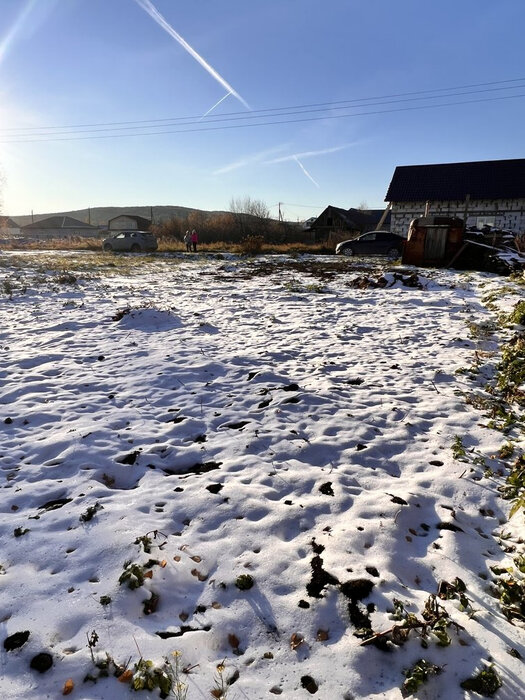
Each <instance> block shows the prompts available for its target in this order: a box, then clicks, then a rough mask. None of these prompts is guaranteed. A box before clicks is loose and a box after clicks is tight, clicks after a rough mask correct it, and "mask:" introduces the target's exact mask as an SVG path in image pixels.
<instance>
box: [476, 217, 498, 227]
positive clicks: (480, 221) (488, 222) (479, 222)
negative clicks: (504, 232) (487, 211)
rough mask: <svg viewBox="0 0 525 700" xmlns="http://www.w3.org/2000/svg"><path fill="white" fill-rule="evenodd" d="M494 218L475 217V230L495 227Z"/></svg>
mask: <svg viewBox="0 0 525 700" xmlns="http://www.w3.org/2000/svg"><path fill="white" fill-rule="evenodd" d="M495 225H496V217H495V216H477V217H476V226H477V228H483V226H495Z"/></svg>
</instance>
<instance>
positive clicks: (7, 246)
mask: <svg viewBox="0 0 525 700" xmlns="http://www.w3.org/2000/svg"><path fill="white" fill-rule="evenodd" d="M258 248H259V253H260V254H263V255H268V254H272V253H274V254H281V255H285V254H286V255H297V254H300V253H309V254H311V255H326V254H328V253H330V254H331V253H333V252H334V251H333V247H332V246H331V245H330V244H326V243H279V244H278V243H275V244H273V243H262V244H261V246H260V247H258ZM2 249H3V250H32V251H39V250H40V251H61V250H62V251H66V250H67V251H76V250H78V251H93V252H100V251H101V241H100V240H98V239H94V238H76V239H62V238H60V239H51V240H47V241H43V240H42V241H24V242H22V241H16V240H12V241H10V242H6V243H3V244H2ZM158 250H159V252H160V253H182V252H184V251H185V250H186V246H185V244H184V243H183V242H182V241H177V240H174V239H173V238H159V249H158ZM198 251H199V252H201V253H235V254H237V255H246V254H256V252H257V251H253V252H252V251H250V250H247V249H246V246H245V245H244V244H243V243H242V242H241V243H223V242H216V243H199V246H198Z"/></svg>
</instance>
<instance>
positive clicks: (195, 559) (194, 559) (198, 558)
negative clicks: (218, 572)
mask: <svg viewBox="0 0 525 700" xmlns="http://www.w3.org/2000/svg"><path fill="white" fill-rule="evenodd" d="M190 559H193V561H195V562H197V564H198V563H199V562H200V561H202V557H199V556H198V555H197V554H195V555H194V556H193V557H190Z"/></svg>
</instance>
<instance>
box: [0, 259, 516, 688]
mask: <svg viewBox="0 0 525 700" xmlns="http://www.w3.org/2000/svg"><path fill="white" fill-rule="evenodd" d="M46 260H47V263H46V262H45V260H43V259H41V258H40V257H39V256H38V255H17V254H14V253H13V254H4V255H3V260H2V268H1V271H0V284H1V285H3V290H4V291H3V292H2V293H1V296H0V309H1V311H0V313H1V321H2V323H1V327H0V377H1V394H0V405H1V413H0V421H1V425H2V432H1V437H0V462H1V466H0V485H1V488H2V498H1V499H0V509H1V518H0V528H1V529H0V533H1V537H2V543H3V546H2V554H1V558H0V564H2V567H3V568H2V570H1V571H2V574H3V575H2V576H0V603H1V606H0V610H1V611H2V612H1V623H2V624H1V628H2V642H3V640H4V639H6V638H7V637H8V636H10V635H12V634H14V633H16V632H21V631H25V630H28V631H30V636H29V639H28V641H27V642H26V643H25V644H24V645H23V646H21V647H20V648H18V649H14V650H12V651H6V650H5V649H4V648H3V646H2V647H1V648H0V658H1V678H0V692H1V696H2V697H5V698H8V697H9V698H13V699H14V698H17V699H18V698H20V699H22V698H32V699H34V698H56V697H57V696H59V695H61V693H62V688H63V686H64V683H65V682H66V680H67V679H72V680H73V682H74V690H73V692H72V697H74V698H93V699H95V698H101V699H104V700H109V699H111V700H113V699H115V700H120V699H121V698H127V697H129V695H130V693H132V692H133V691H132V690H131V689H130V686H129V685H127V684H125V683H119V682H118V681H117V680H116V679H115V678H114V677H109V678H101V679H99V680H98V682H97V683H96V684H95V683H93V682H83V679H84V678H85V676H86V675H87V674H89V673H91V674H95V675H96V669H95V668H94V666H93V663H92V660H91V655H90V649H89V648H88V644H87V637H88V635H90V634H91V633H92V632H93V631H96V633H97V635H98V637H99V641H98V643H97V645H96V647H95V648H94V649H93V653H94V654H95V658H96V659H97V658H102V656H103V655H105V653H106V652H107V653H108V654H110V655H111V656H112V657H113V658H114V659H115V660H116V661H118V662H119V663H120V664H122V665H125V664H126V663H127V662H128V660H130V659H131V661H130V662H129V667H130V668H133V665H134V664H135V663H137V662H138V660H139V659H140V657H141V656H142V657H143V658H144V659H151V660H152V661H153V662H154V663H155V664H158V665H161V664H162V661H163V657H165V656H169V655H170V654H171V652H173V651H175V650H178V651H180V652H181V657H180V658H181V659H182V663H183V665H184V666H195V668H194V669H193V670H192V672H191V673H190V674H189V675H184V676H183V681H184V682H186V683H188V685H189V691H188V698H189V700H193V698H196V699H198V698H205V697H211V695H210V690H211V689H212V688H213V687H214V681H213V678H214V675H215V676H216V675H217V671H216V666H217V664H220V663H221V662H223V661H224V666H225V671H224V675H225V678H231V677H232V674H233V673H234V672H235V671H236V670H237V671H238V673H239V677H238V680H236V681H235V683H233V684H232V685H231V686H230V688H229V691H228V695H227V697H228V698H239V699H241V698H250V700H257V699H259V698H269V697H274V696H275V697H277V696H279V695H280V696H281V697H284V698H306V697H310V695H311V693H310V691H309V690H308V689H307V688H305V687H303V685H304V684H303V685H302V683H301V678H303V677H305V676H311V677H312V678H313V679H314V680H315V683H316V685H317V686H318V691H317V693H316V697H319V698H322V699H326V700H332V698H333V699H335V698H346V699H347V700H348V699H349V698H353V699H354V700H359V699H361V698H370V697H374V698H376V697H377V698H400V697H401V692H400V690H399V687H400V685H401V684H402V682H403V680H404V676H403V669H406V668H409V667H410V666H412V665H413V664H414V663H415V662H416V661H417V660H418V659H420V658H425V659H426V660H427V661H429V662H432V663H434V664H437V665H439V666H442V667H443V671H442V672H441V673H440V674H439V675H437V676H435V677H432V678H430V679H429V680H428V682H426V683H425V684H424V685H423V686H421V689H420V690H419V691H418V695H417V697H420V698H447V699H448V700H454V699H455V698H463V697H469V696H470V693H468V692H467V691H464V690H462V689H461V688H460V686H459V683H460V682H461V681H462V680H465V679H466V678H469V677H471V676H472V675H475V673H476V672H477V671H479V670H480V669H482V668H483V667H484V666H488V665H489V664H494V667H495V669H496V670H497V672H498V674H499V675H500V677H501V679H502V682H503V686H502V688H501V689H500V690H499V691H498V695H497V697H498V698H508V699H512V698H519V697H521V696H522V695H521V690H520V688H521V681H520V678H522V676H523V670H522V669H523V662H522V660H520V659H519V658H516V657H515V656H513V655H511V654H509V649H515V650H517V651H519V652H520V653H521V655H522V656H523V655H525V635H524V631H523V628H521V627H519V626H518V625H517V624H514V625H513V624H511V623H510V622H509V621H508V620H507V618H506V617H505V616H504V615H503V614H502V612H501V608H500V606H499V602H498V600H497V599H496V598H495V597H494V596H493V595H492V594H491V587H492V584H493V576H492V573H491V570H490V568H489V567H490V566H493V565H495V564H497V565H498V566H503V567H505V566H511V565H512V554H509V553H505V552H504V550H503V548H502V546H501V544H500V539H499V535H501V534H502V533H504V532H505V533H508V534H509V536H510V537H511V539H512V541H516V540H517V539H518V538H519V537H523V535H524V533H523V518H522V516H521V514H516V515H515V516H514V517H513V518H512V520H510V521H509V522H507V515H508V510H509V503H508V502H507V501H503V500H502V499H501V498H500V497H499V494H498V486H500V485H501V484H502V483H504V478H503V477H498V476H497V474H495V475H494V476H490V475H489V476H487V475H486V473H485V470H486V468H487V467H490V468H491V469H492V471H493V472H498V470H500V471H501V473H504V470H505V468H506V465H505V464H504V463H503V462H502V461H501V460H500V459H498V457H497V454H498V451H499V448H500V447H501V445H502V444H503V443H504V442H506V441H507V439H508V438H506V437H505V436H503V435H502V434H501V432H498V431H496V430H493V429H489V428H488V427H487V419H486V417H485V416H484V415H483V413H482V412H481V411H479V410H476V409H475V408H474V407H473V406H472V405H470V404H467V403H466V402H465V398H464V392H472V391H473V390H475V388H476V385H475V382H474V383H473V380H472V378H470V377H469V376H468V375H467V374H465V372H464V371H463V370H464V368H468V367H471V366H472V364H473V363H474V361H475V356H476V353H480V352H482V353H485V354H486V357H487V360H486V368H485V369H486V371H489V370H490V368H491V367H492V370H493V368H494V366H495V364H496V362H497V355H496V352H497V349H498V343H499V342H500V341H501V338H500V337H499V336H498V333H500V331H496V332H495V334H494V335H492V336H491V337H490V338H488V339H479V338H474V337H471V335H470V334H469V330H468V324H470V323H478V324H479V323H487V322H488V321H495V320H497V314H498V308H495V309H494V308H489V307H490V305H488V306H487V304H486V303H485V302H484V301H483V300H484V299H485V298H486V296H487V295H489V294H491V293H493V292H496V293H497V292H498V290H499V289H501V287H502V286H503V285H506V286H507V287H508V288H509V289H510V291H508V292H507V293H506V294H505V295H504V297H502V303H500V306H499V309H501V308H507V309H510V308H511V307H512V303H515V302H516V301H517V300H518V299H519V298H520V287H519V285H517V284H514V283H511V282H509V281H508V280H503V279H502V278H499V277H497V276H494V275H489V274H485V273H468V274H464V273H459V272H456V271H447V270H440V271H436V270H426V271H416V272H417V274H418V281H419V283H420V286H419V287H412V286H405V284H404V283H403V279H405V278H406V277H407V276H408V274H411V273H413V272H414V268H411V269H410V270H408V271H407V270H400V269H399V268H396V267H392V268H385V267H383V266H381V265H379V264H377V263H368V262H366V261H365V262H356V261H350V260H347V259H343V260H339V259H337V260H336V259H334V258H332V257H327V258H324V259H320V258H317V259H316V258H309V257H307V256H305V257H300V258H288V257H286V256H275V257H261V258H257V259H255V260H249V259H243V258H236V257H235V256H228V258H227V259H226V258H223V257H221V256H203V255H202V256H201V255H197V256H191V255H190V256H188V255H179V256H162V255H158V256H151V257H148V256H136V257H134V258H133V263H132V264H131V263H130V261H131V260H132V258H131V257H130V256H119V257H115V258H114V259H113V260H114V262H113V264H112V265H108V260H111V259H110V258H109V257H108V256H104V257H103V258H102V257H100V256H91V258H90V256H89V254H85V255H84V256H82V255H70V256H66V257H64V261H65V262H64V264H65V265H66V264H67V269H68V272H70V273H72V274H73V275H75V276H76V277H77V283H76V284H71V283H64V282H61V281H60V279H61V278H60V273H59V272H58V271H57V267H56V264H53V265H51V264H50V263H49V256H47V257H46ZM101 261H102V262H101ZM128 263H129V265H130V266H129V267H128ZM46 264H47V265H48V267H47V268H46ZM363 276H364V277H366V278H368V279H372V280H378V279H379V278H380V277H384V280H386V285H385V286H382V287H378V288H375V287H368V288H366V287H365V288H356V287H354V286H352V280H354V279H355V278H356V277H363ZM457 370H460V371H459V372H457ZM485 381H486V380H485ZM456 436H459V437H460V438H461V441H462V444H463V445H464V447H465V450H466V456H465V457H464V458H460V459H457V458H454V455H453V451H452V445H453V443H454V440H455V439H456ZM513 439H514V441H515V442H516V444H518V445H519V444H523V443H522V438H521V437H519V436H515V437H514V438H513ZM476 458H479V459H478V460H477V461H476ZM481 458H483V459H484V464H481ZM321 489H322V490H321ZM332 494H333V495H332ZM51 501H57V502H58V504H57V503H55V504H51V505H49V503H50V502H51ZM46 504H47V507H44V506H46ZM90 509H91V510H90ZM90 514H91V517H90ZM443 524H446V525H445V528H443ZM449 525H453V526H456V527H457V528H460V530H459V531H454V530H450V529H446V527H447V526H449ZM17 528H21V530H19V531H18V532H21V531H24V530H25V529H28V532H26V533H25V534H21V535H20V536H18V537H15V536H14V532H15V530H16V529H17ZM146 534H148V536H149V537H150V538H151V539H152V545H151V553H146V552H144V551H143V549H142V547H141V546H140V544H136V543H135V541H136V540H137V538H140V537H142V536H144V535H146ZM321 547H323V548H324V549H322V551H321ZM316 552H317V554H318V556H320V558H321V559H322V569H323V570H324V571H326V572H328V573H329V574H330V575H331V576H332V577H334V578H335V579H337V580H338V581H339V582H340V583H341V584H343V583H345V582H347V581H351V580H354V579H369V580H370V581H372V582H373V584H374V586H373V589H372V591H371V593H370V594H369V596H368V597H366V598H364V600H363V603H362V604H360V605H361V609H362V610H364V611H365V612H366V605H367V604H369V603H370V604H373V605H374V606H375V608H374V610H373V611H371V612H370V619H371V622H372V626H373V628H374V630H375V631H382V630H387V629H388V628H390V627H391V626H392V624H393V622H392V618H391V615H390V614H389V611H391V610H392V607H393V599H399V600H401V601H402V603H403V604H404V606H405V608H406V609H407V610H409V611H410V612H413V613H414V614H416V615H418V616H419V615H420V614H421V611H422V609H423V606H424V603H425V601H426V600H427V598H428V596H429V595H430V594H435V593H436V592H437V588H438V585H439V582H440V581H442V580H446V581H449V582H450V581H452V580H453V579H454V578H455V577H460V578H461V579H462V580H463V581H464V582H465V584H466V588H467V596H468V597H469V599H470V600H471V601H472V607H473V608H474V609H475V610H476V612H475V614H474V615H469V614H467V613H466V612H465V611H464V610H462V609H460V606H459V602H458V601H457V600H445V601H440V603H441V604H442V605H443V606H444V607H445V608H446V610H447V611H448V612H449V614H450V616H451V617H452V619H453V620H454V621H455V622H456V623H457V624H458V625H460V626H461V628H462V629H460V631H459V632H458V633H457V634H456V632H455V631H454V632H452V631H450V630H449V633H450V634H451V636H452V638H453V639H452V644H451V645H450V646H449V647H444V648H442V647H439V646H437V645H436V644H430V646H429V648H428V649H423V648H422V647H421V644H420V641H419V639H418V636H417V634H415V633H414V634H413V635H411V636H410V637H409V639H408V641H407V642H406V643H405V644H404V645H403V646H399V647H395V648H394V647H393V650H392V651H390V652H384V651H381V650H379V649H377V648H375V647H374V646H366V645H365V646H363V645H361V641H362V640H361V639H359V638H357V637H356V636H354V634H353V633H354V631H355V626H354V625H353V624H352V623H351V622H350V620H349V613H348V603H349V599H348V598H347V597H346V596H345V595H343V593H342V592H341V590H340V587H339V585H337V584H333V583H332V584H328V585H326V586H325V587H324V588H323V589H322V590H321V592H320V593H319V596H320V597H315V596H312V595H309V594H308V592H307V585H308V584H309V583H310V582H311V581H312V573H313V568H312V562H313V560H314V558H315V556H316ZM148 559H154V560H156V561H158V562H162V565H161V564H160V563H159V564H154V565H150V568H149V570H150V571H151V574H152V577H151V578H146V579H145V581H144V585H143V586H141V587H139V588H136V589H135V590H130V589H129V588H128V587H127V586H126V585H119V577H120V576H121V574H122V573H123V571H124V568H123V567H124V564H125V562H133V563H137V564H144V563H145V562H147V561H148ZM241 574H249V575H250V576H251V577H252V578H253V580H254V586H253V587H252V588H251V589H249V590H239V589H238V588H237V587H236V586H235V581H236V579H237V577H238V576H240V575H241ZM152 592H154V593H155V594H157V595H158V596H159V600H158V605H157V607H156V609H155V610H154V611H153V612H151V614H148V615H146V614H145V613H144V606H143V602H144V600H146V599H148V598H150V596H151V593H152ZM101 596H110V598H111V603H110V604H109V605H102V604H101V603H100V598H101ZM305 603H306V604H307V605H305ZM187 628H191V631H186V630H187ZM319 630H323V631H324V632H325V633H326V634H321V635H319ZM181 631H183V634H179V635H178V636H173V637H168V638H161V637H160V636H159V635H158V634H156V633H157V632H168V633H170V632H171V633H173V634H177V633H180V632H181ZM293 634H296V635H299V636H300V637H301V638H304V642H303V643H301V644H299V646H297V647H296V648H295V649H293V648H292V646H295V645H294V644H291V643H290V640H291V638H292V635H293ZM228 635H235V636H236V637H237V638H238V642H239V643H238V648H236V647H235V645H233V646H232V643H231V641H230V642H229V641H228ZM164 636H165V635H164ZM318 637H320V639H318ZM43 651H45V652H48V653H50V654H52V656H53V667H52V668H51V669H50V670H49V671H47V672H46V673H42V674H41V673H39V672H37V671H35V670H32V669H30V667H29V663H30V660H31V659H32V658H33V657H34V656H35V655H36V654H38V653H39V652H43ZM158 696H159V691H158V690H155V691H151V692H149V691H142V694H141V695H139V697H158Z"/></svg>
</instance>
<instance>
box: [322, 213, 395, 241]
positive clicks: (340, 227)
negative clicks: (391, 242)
mask: <svg viewBox="0 0 525 700" xmlns="http://www.w3.org/2000/svg"><path fill="white" fill-rule="evenodd" d="M383 213H384V212H383V209H367V210H364V209H353V208H352V207H351V208H350V209H341V208H340V207H334V206H332V205H330V206H328V207H326V209H325V210H324V211H323V212H322V213H321V214H320V215H319V216H318V217H317V219H316V220H315V221H313V222H312V223H311V224H310V228H311V230H312V231H315V237H316V238H317V239H318V240H322V239H326V238H330V239H334V240H335V239H338V238H341V236H343V237H347V238H351V237H352V236H357V235H359V234H360V233H364V232H366V231H375V229H376V228H377V225H378V223H379V221H380V220H381V217H382V215H383ZM389 224H390V214H388V217H387V219H386V220H385V221H384V223H383V224H382V228H383V229H388V226H389Z"/></svg>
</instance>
